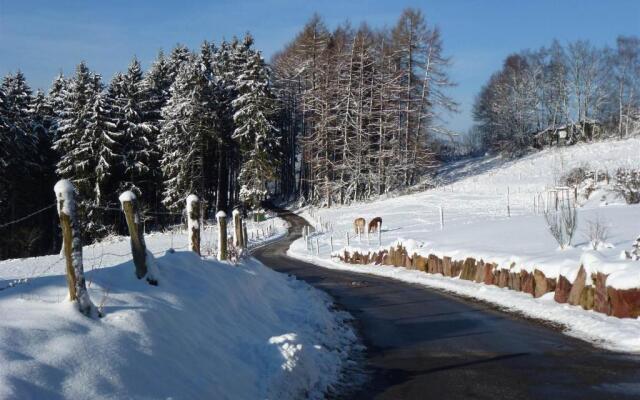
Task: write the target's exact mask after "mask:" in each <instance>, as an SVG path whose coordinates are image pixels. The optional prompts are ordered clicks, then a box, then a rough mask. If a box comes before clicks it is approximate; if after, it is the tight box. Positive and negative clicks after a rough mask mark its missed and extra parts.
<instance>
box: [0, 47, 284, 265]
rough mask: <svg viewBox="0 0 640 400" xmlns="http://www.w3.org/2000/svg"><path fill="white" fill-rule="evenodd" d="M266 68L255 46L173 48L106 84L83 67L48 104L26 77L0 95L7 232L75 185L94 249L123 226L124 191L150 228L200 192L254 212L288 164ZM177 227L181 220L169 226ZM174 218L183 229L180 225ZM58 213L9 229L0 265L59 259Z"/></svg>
mask: <svg viewBox="0 0 640 400" xmlns="http://www.w3.org/2000/svg"><path fill="white" fill-rule="evenodd" d="M276 117H277V115H276V101H275V98H274V96H273V95H272V93H271V89H270V79H269V70H268V68H267V66H266V64H265V62H264V60H263V58H262V56H261V54H260V52H258V51H256V50H255V49H254V48H253V39H252V38H251V36H249V35H247V36H246V37H245V38H244V40H241V41H240V40H236V39H234V40H233V41H230V42H226V41H225V42H222V43H221V44H220V45H219V46H216V45H214V44H211V43H208V42H204V43H203V44H202V46H201V48H200V50H199V51H198V52H193V51H191V50H189V49H187V48H186V47H184V46H177V47H176V48H174V49H173V50H172V51H171V53H170V54H169V55H168V56H165V55H164V54H163V53H160V54H159V55H158V57H157V59H156V61H155V62H154V63H153V65H152V66H151V67H150V69H149V70H148V71H147V72H146V73H145V72H143V71H142V68H141V65H140V63H139V62H138V61H137V60H136V59H135V58H134V59H133V61H132V62H131V64H130V65H129V67H128V69H127V70H126V71H125V72H123V73H118V74H116V75H115V76H114V77H113V79H112V80H111V81H110V82H109V83H108V84H105V83H104V82H103V80H102V77H101V76H100V75H99V74H97V73H95V72H93V71H91V70H90V69H89V67H88V66H87V65H86V64H85V63H84V62H82V63H80V64H79V65H78V66H77V68H76V71H75V74H74V75H73V76H70V77H64V76H62V75H60V76H58V77H57V78H56V79H55V80H54V82H53V84H52V86H51V89H50V90H49V92H48V93H47V94H46V95H45V94H44V93H43V92H41V91H38V92H37V93H35V94H33V93H32V91H31V89H30V88H29V86H28V84H27V82H26V79H25V77H24V75H23V74H22V73H20V72H18V73H15V74H9V75H8V76H6V77H5V78H4V79H3V80H2V84H1V85H0V144H1V145H0V168H2V173H1V174H0V222H4V221H13V220H16V219H18V218H20V217H22V216H24V215H25V214H26V213H27V212H31V211H33V210H37V209H40V208H41V207H46V206H48V205H51V204H52V203H53V202H54V196H53V191H52V187H53V184H54V182H55V180H57V179H59V178H66V179H70V180H71V181H72V182H73V183H74V184H75V186H76V188H77V190H78V192H79V193H78V194H79V199H80V208H81V210H80V212H81V215H82V218H83V220H84V221H86V225H85V226H84V233H85V235H86V239H87V240H93V239H96V238H99V237H102V236H104V235H106V234H107V233H108V232H109V231H112V230H114V229H116V228H117V226H118V224H119V223H121V222H120V221H119V217H118V216H117V212H116V213H115V214H114V213H113V212H111V211H113V210H110V208H117V206H118V203H117V197H118V193H120V192H121V191H124V190H132V191H134V192H136V193H137V194H138V197H139V198H140V199H141V203H142V207H143V208H144V209H146V210H147V211H148V213H147V215H148V216H149V217H150V218H151V219H150V221H149V225H150V227H153V226H156V227H157V226H160V225H162V224H165V223H167V222H170V221H171V220H172V218H171V217H168V216H166V214H165V213H166V212H169V211H174V212H175V211H178V212H180V210H181V209H182V208H183V207H184V200H185V197H186V195H187V194H189V193H195V194H197V195H199V196H200V198H201V199H203V200H204V202H205V205H206V207H205V209H206V211H208V212H214V211H215V210H218V209H223V210H225V209H229V208H230V207H232V206H235V205H238V204H241V203H244V204H245V205H247V206H252V205H255V204H256V203H257V202H259V201H260V200H262V199H263V198H264V196H266V193H267V184H268V183H269V182H270V181H272V180H274V179H275V174H276V172H277V169H276V168H277V166H278V161H279V159H280V156H279V154H281V150H280V143H279V140H278V131H277V129H276V128H275V127H274V121H275V118H276ZM173 220H175V218H173ZM178 220H179V219H178ZM56 225H57V224H56V220H55V211H54V210H53V209H50V210H47V212H44V213H42V214H38V215H37V216H36V217H33V218H30V219H28V220H26V221H24V222H21V223H17V224H10V225H7V226H4V227H2V231H1V232H0V258H7V257H19V256H24V255H33V254H37V253H41V252H46V251H52V250H55V246H56V243H55V241H56V240H55V237H56V230H55V229H56Z"/></svg>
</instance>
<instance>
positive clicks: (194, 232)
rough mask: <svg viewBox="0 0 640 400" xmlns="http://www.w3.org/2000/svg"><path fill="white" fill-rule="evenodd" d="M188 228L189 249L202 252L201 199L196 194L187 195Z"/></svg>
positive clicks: (198, 252)
mask: <svg viewBox="0 0 640 400" xmlns="http://www.w3.org/2000/svg"><path fill="white" fill-rule="evenodd" d="M187 228H188V230H189V250H191V251H193V252H194V253H196V254H197V255H201V254H200V199H198V196H196V195H195V194H190V195H189V196H187Z"/></svg>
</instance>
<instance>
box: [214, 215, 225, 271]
mask: <svg viewBox="0 0 640 400" xmlns="http://www.w3.org/2000/svg"><path fill="white" fill-rule="evenodd" d="M216 219H217V220H218V260H220V261H224V260H226V259H227V213H225V212H224V211H222V210H220V211H218V213H217V214H216Z"/></svg>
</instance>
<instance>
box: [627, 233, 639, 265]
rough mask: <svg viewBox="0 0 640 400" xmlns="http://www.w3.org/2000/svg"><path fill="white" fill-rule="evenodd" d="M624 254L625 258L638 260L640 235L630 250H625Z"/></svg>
mask: <svg viewBox="0 0 640 400" xmlns="http://www.w3.org/2000/svg"><path fill="white" fill-rule="evenodd" d="M625 255H626V256H627V258H629V259H632V260H640V236H638V238H637V239H636V241H635V242H634V243H633V245H632V246H631V251H630V252H629V251H625Z"/></svg>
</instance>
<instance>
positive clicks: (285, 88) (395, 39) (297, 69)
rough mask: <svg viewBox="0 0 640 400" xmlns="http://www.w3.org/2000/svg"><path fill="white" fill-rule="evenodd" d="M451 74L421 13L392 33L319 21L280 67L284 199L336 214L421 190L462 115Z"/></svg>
mask: <svg viewBox="0 0 640 400" xmlns="http://www.w3.org/2000/svg"><path fill="white" fill-rule="evenodd" d="M448 67H449V59H448V58H447V57H446V56H445V55H444V50H443V44H442V38H441V36H440V31H439V30H438V28H437V27H435V26H432V25H430V24H427V22H426V21H425V18H424V16H423V15H422V14H421V13H420V12H419V11H417V10H413V9H408V10H405V11H404V12H403V13H402V15H401V16H400V18H399V19H398V22H397V23H396V25H395V26H394V27H393V29H390V30H388V29H378V30H376V29H372V28H370V27H369V26H367V25H366V24H363V25H361V26H360V27H359V28H357V29H354V28H352V27H351V26H349V25H348V24H344V25H341V26H339V27H337V28H336V29H334V30H333V31H329V30H328V29H327V27H326V26H325V24H324V23H323V22H322V20H321V19H320V18H319V17H318V16H314V17H313V18H312V19H311V20H310V21H309V22H308V23H307V24H306V26H305V27H304V29H303V30H302V32H300V33H299V34H298V35H297V37H296V38H295V39H294V40H293V41H292V42H291V43H290V44H289V45H287V46H286V47H285V48H284V50H282V51H281V52H280V53H278V54H277V55H275V56H274V58H273V60H272V69H273V83H274V89H275V91H276V93H277V97H278V101H279V105H280V106H279V114H278V115H279V118H278V128H279V129H280V132H281V137H282V149H283V152H284V154H283V160H282V164H281V167H280V168H281V169H280V177H281V185H282V189H283V192H284V193H292V194H298V195H299V196H301V197H302V198H303V199H304V200H306V201H308V202H313V203H316V204H321V205H327V206H331V205H332V204H334V203H340V204H344V203H348V202H351V201H354V200H362V199H366V198H369V197H372V196H377V195H380V194H383V193H386V192H388V191H390V190H394V189H397V188H401V187H405V186H408V185H412V184H415V183H416V182H417V181H418V180H419V178H421V177H422V176H424V174H427V173H429V172H430V171H432V169H433V167H434V166H435V164H436V156H437V154H436V152H435V151H434V147H433V145H432V143H431V142H432V140H434V139H435V138H436V137H437V136H438V135H440V134H446V133H448V132H447V130H446V129H445V128H444V126H443V125H442V123H441V117H442V113H443V112H449V111H454V110H455V108H456V104H455V103H454V102H453V100H452V99H451V98H449V97H448V95H447V93H446V90H447V88H449V87H450V86H452V85H453V83H452V82H451V79H450V78H449V75H448Z"/></svg>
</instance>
